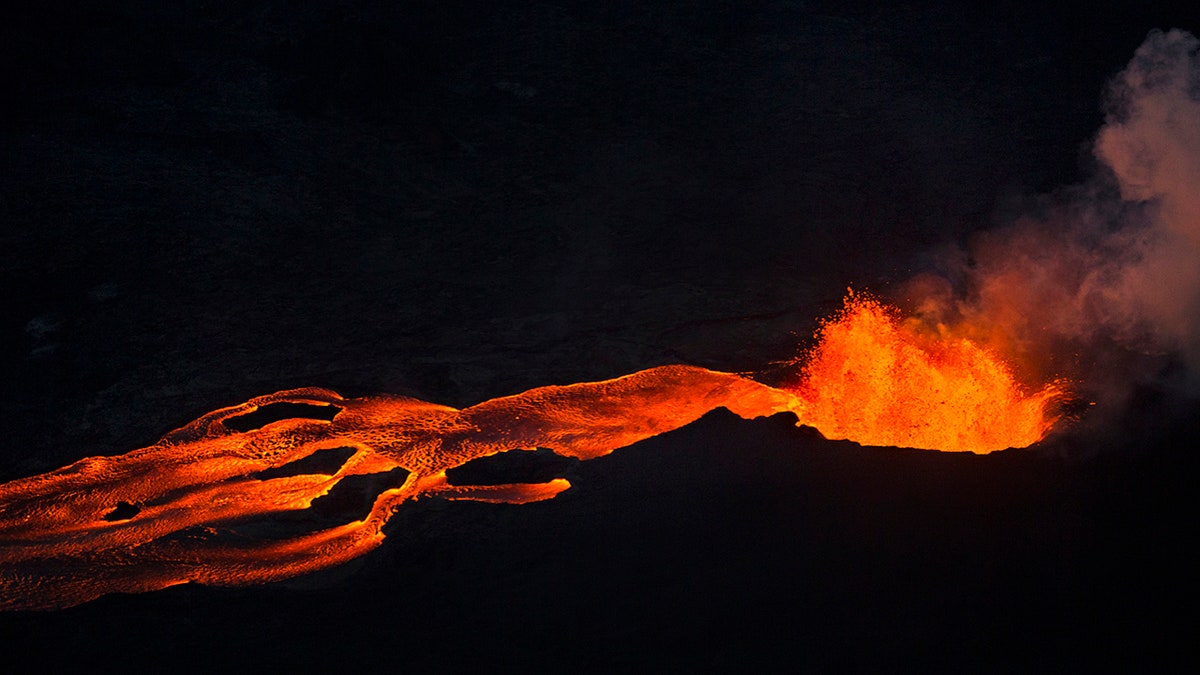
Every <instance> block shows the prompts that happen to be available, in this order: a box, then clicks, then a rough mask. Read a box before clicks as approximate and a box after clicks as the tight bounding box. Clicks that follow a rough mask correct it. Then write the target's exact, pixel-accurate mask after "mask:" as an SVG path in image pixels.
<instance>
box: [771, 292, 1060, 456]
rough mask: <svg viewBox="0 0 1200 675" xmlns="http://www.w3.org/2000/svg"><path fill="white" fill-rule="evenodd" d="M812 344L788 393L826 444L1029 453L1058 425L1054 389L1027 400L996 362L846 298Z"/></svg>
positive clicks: (870, 302) (878, 307)
mask: <svg viewBox="0 0 1200 675" xmlns="http://www.w3.org/2000/svg"><path fill="white" fill-rule="evenodd" d="M818 338H819V340H818V343H817V345H816V346H815V347H814V348H813V349H812V350H811V352H810V353H809V354H808V355H807V356H806V357H805V358H804V359H802V362H803V366H802V371H801V379H800V382H799V383H798V384H797V385H794V386H793V387H791V389H792V390H793V391H794V392H795V393H796V394H797V395H798V396H799V397H800V398H801V399H802V401H803V410H802V412H800V413H799V414H800V418H801V420H802V421H803V422H804V423H806V424H810V425H812V426H814V427H816V428H817V429H818V430H820V431H821V433H822V434H823V435H824V436H825V437H826V438H831V439H848V440H852V441H855V442H858V443H861V444H864V445H886V446H901V447H910V448H925V449H933V450H947V451H970V452H975V453H987V452H991V451H994V450H1003V449H1005V448H1023V447H1027V446H1029V445H1032V444H1033V443H1036V442H1038V441H1040V440H1042V438H1044V437H1045V435H1046V433H1047V432H1048V431H1049V430H1050V428H1051V427H1052V426H1053V425H1054V423H1055V422H1056V421H1057V420H1058V416H1057V415H1056V414H1055V413H1054V412H1053V411H1052V409H1053V407H1054V404H1055V403H1056V402H1058V401H1060V400H1061V399H1062V398H1063V397H1064V395H1065V389H1064V386H1063V384H1062V383H1057V382H1056V383H1050V384H1046V385H1044V386H1042V387H1041V388H1040V389H1038V390H1037V391H1035V392H1033V393H1027V392H1026V390H1025V389H1024V388H1023V387H1021V386H1020V384H1019V383H1018V382H1017V381H1016V380H1015V379H1014V377H1013V375H1012V372H1011V371H1010V369H1009V368H1008V367H1007V366H1006V365H1005V363H1004V361H1003V360H1001V359H1000V358H999V357H998V356H997V355H996V354H994V353H992V352H990V351H988V350H987V349H984V348H983V347H981V346H979V345H978V344H976V343H975V342H972V341H971V340H969V339H965V338H958V337H953V336H945V335H940V334H929V333H928V332H927V331H923V330H920V329H919V328H918V326H917V325H916V324H914V323H909V322H903V321H901V320H900V317H899V314H898V312H897V310H896V309H894V308H892V307H890V306H888V305H885V304H883V303H881V302H880V301H878V300H874V299H871V298H868V297H863V296H861V295H859V296H856V295H855V294H853V293H851V294H850V295H849V296H848V297H847V298H846V300H845V306H844V307H843V309H842V311H841V312H839V313H838V314H837V315H835V316H834V317H833V318H831V319H829V320H827V321H826V322H825V323H824V325H823V326H822V327H821V329H820V331H819V334H818Z"/></svg>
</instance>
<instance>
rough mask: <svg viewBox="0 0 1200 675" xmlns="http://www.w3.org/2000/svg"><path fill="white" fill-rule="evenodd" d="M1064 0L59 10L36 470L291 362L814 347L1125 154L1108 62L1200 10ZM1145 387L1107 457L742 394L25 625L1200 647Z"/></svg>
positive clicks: (758, 659)
mask: <svg viewBox="0 0 1200 675" xmlns="http://www.w3.org/2000/svg"><path fill="white" fill-rule="evenodd" d="M80 4H82V3H80ZM1041 4H1042V3H1028V4H1022V5H1015V6H998V5H990V6H989V7H986V8H978V9H967V8H965V7H958V6H954V5H950V4H947V3H907V4H905V5H903V6H898V7H897V6H890V5H881V6H875V5H871V4H868V3H859V4H854V5H849V6H848V5H846V4H845V3H821V2H775V3H754V2H751V3H747V2H698V3H679V4H678V5H676V4H675V3H664V2H646V3H638V4H631V5H622V6H616V5H612V6H610V5H608V4H607V3H594V2H546V3H516V2H513V3H510V2H494V3H486V4H485V3H474V2H456V1H455V0H441V1H439V2H403V3H371V2H363V1H350V2H337V3H335V2H301V3H285V2H272V1H261V0H255V1H250V2H175V3H156V2H133V1H114V2H109V3H106V4H105V5H104V6H103V7H102V8H101V7H91V8H89V9H84V10H81V9H80V8H79V7H76V6H75V5H76V3H69V2H43V3H38V4H36V5H34V4H30V5H29V6H27V7H25V8H23V9H20V10H17V11H16V13H15V14H10V15H9V16H7V17H6V18H5V20H4V22H3V25H2V26H0V87H2V89H0V96H2V97H3V111H4V112H3V118H4V119H5V120H6V121H5V122H4V123H3V125H2V127H0V290H2V291H3V294H4V298H3V303H4V304H3V308H4V311H3V312H2V313H0V320H2V321H3V324H2V325H0V335H2V336H3V340H4V344H3V347H2V349H0V368H3V372H2V373H0V376H2V377H0V387H2V390H3V397H4V398H3V401H4V405H3V406H0V425H2V428H3V429H4V430H5V431H6V434H5V440H4V442H3V446H2V449H0V479H5V480H7V479H12V478H17V477H20V476H25V475H31V474H35V473H40V472H44V471H47V470H51V469H54V468H57V467H59V466H62V465H64V464H67V463H69V462H71V461H74V460H76V459H79V458H81V457H83V456H87V455H95V454H117V453H122V452H125V451H128V450H131V449H134V448H137V447H142V446H145V445H148V444H150V443H152V442H154V441H155V440H156V439H157V438H158V437H159V436H160V435H161V434H162V433H164V432H166V431H168V430H169V429H172V428H175V427H177V426H180V425H182V424H183V423H186V422H188V421H190V420H191V419H194V418H195V417H197V416H199V415H201V414H203V413H204V412H207V411H209V410H212V409H214V408H217V407H221V406H225V405H231V404H234V403H238V402H240V401H242V400H245V399H246V398H248V397H250V396H253V395H257V394H262V393H267V392H270V391H275V390H278V389H285V388H290V387H297V386H310V385H315V386H325V387H330V388H333V389H336V390H338V391H339V392H341V393H342V394H344V395H347V396H357V395H366V394H371V393H379V392H390V393H398V394H408V395H413V396H417V397H420V398H423V399H426V400H430V401H435V402H439V403H446V404H450V405H455V406H466V405H470V404H472V403H476V402H479V401H481V400H485V399H487V398H491V397H494V396H498V395H504V394H510V393H514V392H517V391H521V390H524V389H527V388H530V387H534V386H539V385H544V384H553V383H569V382H576V381H585V380H595V379H603V378H608V377H613V376H616V375H620V374H624V373H628V372H632V371H634V370H637V369H640V368H645V367H649V366H653V365H659V364H664V363H676V362H682V363H691V364H696V365H702V366H706V367H712V368H720V369H726V370H751V369H759V368H763V367H766V366H767V365H768V364H770V363H771V362H773V361H778V360H782V359H787V358H790V357H792V356H793V355H794V354H795V353H796V350H797V346H798V345H800V344H802V343H804V342H805V341H806V340H808V336H809V335H811V333H812V331H813V329H814V328H815V326H816V323H815V321H816V319H817V318H818V317H820V316H822V315H825V314H827V313H828V312H829V311H830V310H832V309H834V308H836V307H837V306H838V305H839V303H840V298H841V296H842V294H843V292H844V289H845V287H846V286H847V285H848V284H854V285H855V286H856V287H858V288H868V289H875V290H880V291H886V290H887V288H889V285H890V284H893V283H898V282H901V281H903V280H905V279H907V278H909V277H910V276H911V275H913V274H914V273H917V272H920V271H924V269H926V267H927V266H928V265H929V260H930V256H929V254H930V252H931V251H935V250H937V249H938V248H939V247H942V246H946V245H954V244H960V243H962V242H964V241H965V240H966V239H967V237H968V236H969V234H970V233H971V232H974V231H978V230H979V229H981V228H986V227H990V226H994V225H996V224H999V223H1002V222H1004V220H1005V219H1006V218H1008V217H1011V215H1012V214H1013V213H1014V212H1015V211H1018V210H1019V209H1020V208H1021V204H1023V203H1024V202H1026V201H1027V200H1028V199H1029V198H1030V197H1031V196H1033V195H1038V194H1044V193H1048V192H1050V191H1052V190H1053V189H1055V188H1056V187H1059V186H1063V185H1067V184H1071V183H1074V182H1078V181H1081V180H1084V179H1086V178H1087V177H1089V176H1090V175H1091V173H1092V172H1093V170H1094V168H1095V167H1094V160H1092V159H1091V156H1090V140H1091V138H1092V136H1093V134H1094V133H1095V132H1096V130H1097V129H1098V128H1099V126H1100V125H1101V124H1102V122H1103V108H1102V104H1101V93H1102V91H1103V89H1104V86H1105V83H1106V81H1107V80H1108V78H1110V77H1112V76H1113V75H1115V74H1116V73H1117V72H1118V71H1119V70H1120V69H1121V68H1123V67H1124V65H1125V64H1126V63H1127V62H1128V60H1129V58H1130V57H1131V56H1132V54H1133V50H1134V49H1135V48H1136V47H1137V46H1138V45H1139V44H1140V43H1141V41H1142V40H1143V39H1144V37H1145V35H1146V33H1147V32H1148V31H1149V30H1150V29H1152V28H1156V27H1157V28H1163V29H1165V28H1170V27H1179V28H1184V29H1190V30H1193V31H1195V30H1196V29H1197V28H1198V23H1197V22H1196V21H1195V20H1194V16H1186V15H1183V14H1180V13H1178V12H1174V11H1173V10H1171V9H1170V8H1166V7H1165V6H1164V7H1159V6H1157V5H1156V6H1155V7H1150V6H1149V3H1128V4H1126V5H1124V6H1122V7H1115V8H1100V9H1096V8H1093V9H1090V10H1088V11H1082V10H1080V11H1075V10H1072V9H1065V8H1047V7H1044V6H1041ZM167 5H169V6H167ZM1136 401H1137V402H1138V406H1139V407H1138V409H1137V414H1136V415H1135V416H1133V417H1131V418H1130V422H1129V425H1130V426H1131V427H1132V432H1131V433H1125V434H1122V435H1121V436H1120V438H1119V439H1117V440H1110V441H1109V442H1106V443H1104V449H1103V451H1095V450H1094V449H1093V448H1091V447H1090V446H1088V447H1085V446H1086V445H1087V444H1086V443H1084V442H1083V441H1080V440H1079V439H1078V438H1077V437H1074V438H1073V437H1071V436H1070V435H1069V434H1068V435H1064V436H1061V437H1056V438H1053V439H1051V440H1050V441H1048V442H1046V443H1043V444H1042V445H1041V446H1039V447H1036V448H1033V449H1030V450H1026V451H1009V452H1003V453H998V454H994V455H990V456H986V457H975V456H959V455H947V454H940V453H932V452H918V451H908V450H895V449H876V448H860V447H858V446H856V445H853V444H849V443H835V442H828V441H825V440H823V439H821V438H820V437H819V436H818V435H817V434H815V433H814V432H812V431H811V430H808V429H798V428H795V427H793V426H792V424H791V423H790V422H789V420H788V419H787V418H785V417H778V418H773V419H770V420H759V421H754V422H747V421H741V420H738V419H736V418H734V417H733V416H732V415H729V414H728V413H725V412H724V411H718V412H716V413H713V414H712V415H710V416H709V417H706V418H705V419H704V420H702V421H700V422H698V423H697V424H695V425H693V426H691V427H688V428H685V429H682V430H680V431H678V432H675V433H671V434H667V435H664V436H662V437H659V438H655V439H651V440H649V441H647V442H645V443H642V444H639V445H637V446H635V447H632V448H629V449H626V450H622V451H619V452H617V453H615V454H614V455H612V456H610V457H608V458H604V459H600V460H595V461H592V462H588V463H586V464H579V465H570V466H568V467H566V469H565V470H566V471H567V474H568V476H569V477H570V478H571V479H572V482H573V483H574V484H575V486H576V487H575V488H573V489H572V490H571V491H569V492H567V493H565V494H563V495H562V496H560V497H559V498H557V499H555V500H553V501H550V502H546V503H541V504H534V505H527V506H507V505H502V506H494V505H480V504H468V503H454V504H449V503H444V502H439V501H423V502H420V503H417V504H412V505H411V507H410V508H406V509H404V510H402V511H401V513H400V514H398V515H397V516H396V517H395V519H394V520H393V522H392V524H391V525H389V528H388V529H389V532H390V536H389V539H388V541H387V543H386V544H385V545H384V547H383V548H382V549H381V550H379V551H377V552H375V553H373V554H371V555H369V556H367V557H366V558H365V559H362V560H360V561H357V562H356V563H353V564H351V565H349V566H347V567H345V568H341V569H339V570H335V571H332V572H329V573H326V574H322V575H317V576H316V577H314V578H310V579H305V580H297V581H296V582H292V583H286V584H280V585H276V586H272V587H263V588H249V589H234V590H230V589H211V588H191V587H179V588H173V589H170V590H167V591H164V592H159V593H153V594H147V595H140V596H130V597H122V596H114V597H107V598H103V599H101V600H99V601H96V602H93V603H90V604H88V605H84V606H82V607H78V608H75V609H71V610H67V611H62V612H55V613H47V614H10V615H5V616H0V638H2V639H3V641H4V644H5V645H6V650H7V651H8V652H9V653H10V654H12V655H15V656H14V657H13V658H14V659H19V658H21V657H37V658H38V659H39V661H37V662H38V663H42V664H45V665H46V666H47V668H48V669H50V666H51V665H52V664H55V663H60V662H61V663H67V664H69V665H81V664H84V663H88V664H92V665H94V666H99V665H102V664H109V663H113V664H127V665H133V666H135V667H136V666H141V667H154V668H155V669H163V668H172V669H182V670H190V669H202V668H217V667H235V668H237V669H246V670H248V669H250V668H261V669H264V670H277V669H282V668H285V667H291V668H299V669H301V670H306V671H308V670H329V669H339V670H340V669H345V668H347V667H369V668H384V667H386V668H392V669H396V670H404V669H410V670H415V669H418V668H425V669H432V670H457V669H468V668H471V669H474V670H482V669H488V670H499V669H508V668H512V667H522V668H527V669H533V670H551V669H553V670H561V671H567V672H570V671H576V670H591V669H595V670H608V671H624V670H630V669H649V670H695V669H709V668H715V669H721V670H757V669H762V668H764V667H765V668H770V669H779V670H783V669H787V670H801V671H818V672H820V671H842V670H857V669H867V668H876V669H878V668H883V669H885V670H886V671H894V670H908V669H919V670H927V669H935V670H940V669H946V670H953V669H961V668H964V667H967V666H971V667H973V668H980V669H983V670H991V669H995V670H1010V669H1012V668H1023V669H1030V668H1032V669H1036V670H1056V669H1075V668H1079V667H1083V666H1111V667H1113V668H1115V669H1118V670H1121V669H1127V668H1136V669H1138V670H1142V669H1145V668H1147V667H1150V668H1151V669H1153V668H1155V667H1160V666H1163V665H1165V664H1166V663H1167V662H1168V661H1169V660H1170V659H1172V658H1177V657H1181V656H1190V653H1191V646H1190V644H1188V640H1187V639H1186V638H1188V637H1190V636H1191V633H1193V632H1194V631H1192V630H1190V629H1191V628H1192V627H1193V624H1192V623H1190V620H1189V619H1187V618H1186V615H1185V618H1183V619H1175V618H1173V615H1174V612H1175V611H1176V610H1182V611H1185V612H1186V611H1190V610H1191V609H1193V608H1194V602H1192V600H1193V599H1194V594H1193V593H1192V591H1193V576H1192V574H1193V571H1192V569H1191V568H1190V566H1188V567H1187V568H1185V561H1186V560H1188V558H1186V557H1185V556H1184V554H1183V550H1184V548H1185V546H1186V544H1187V540H1188V539H1189V538H1190V537H1189V535H1190V533H1191V532H1192V531H1193V528H1194V525H1193V521H1192V519H1191V518H1190V510H1191V508H1192V507H1191V503H1190V500H1189V499H1188V497H1189V496H1190V489H1191V486H1192V485H1193V483H1194V477H1195V475H1196V473H1195V470H1194V468H1195V467H1194V464H1195V461H1194V460H1193V459H1191V458H1190V457H1188V455H1187V453H1186V450H1187V449H1188V448H1189V447H1190V444H1191V443H1192V442H1194V441H1193V440H1192V439H1193V438H1194V431H1195V429H1194V428H1193V426H1194V425H1193V424H1192V423H1191V422H1190V421H1189V418H1190V412H1191V409H1190V408H1187V407H1186V406H1185V407H1184V413H1185V414H1183V415H1176V416H1172V417H1168V416H1166V415H1165V414H1164V411H1165V410H1168V409H1171V410H1174V411H1178V409H1179V408H1180V406H1179V404H1178V403H1177V402H1173V401H1168V400H1165V399H1164V398H1163V397H1162V395H1161V392H1156V391H1154V390H1147V391H1143V392H1139V396H1138V398H1137V399H1136ZM1093 440H1094V439H1093ZM31 662H32V661H31ZM1185 663H1186V662H1185Z"/></svg>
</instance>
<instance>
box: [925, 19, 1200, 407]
mask: <svg viewBox="0 0 1200 675" xmlns="http://www.w3.org/2000/svg"><path fill="white" fill-rule="evenodd" d="M1106 110H1107V116H1106V121H1105V124H1104V126H1103V128H1102V129H1101V130H1100V132H1099V134H1098V136H1097V138H1096V142H1095V145H1094V154H1095V156H1096V158H1097V159H1098V160H1099V162H1100V165H1101V166H1100V167H1099V171H1097V172H1096V175H1095V176H1094V177H1093V178H1091V179H1090V180H1089V181H1087V182H1086V183H1084V184H1082V185H1077V186H1072V187H1070V188H1065V189H1063V190H1060V191H1059V192H1058V193H1057V194H1054V195H1049V196H1043V197H1040V198H1037V199H1036V200H1034V201H1035V206H1034V207H1033V208H1028V209H1024V211H1025V212H1026V215H1024V216H1022V217H1021V218H1019V219H1017V220H1016V222H1011V223H1008V224H1007V225H1005V226H1003V227H1002V228H1000V229H997V230H992V231H989V232H986V233H983V234H981V235H980V236H978V237H977V238H976V239H975V240H974V241H973V242H972V243H971V246H970V248H969V252H964V251H956V252H954V253H951V254H948V255H946V256H944V257H943V259H942V260H941V261H940V264H941V266H942V269H941V270H940V271H941V274H940V275H925V276H922V277H918V278H917V279H914V280H913V281H912V282H910V283H909V284H907V285H906V286H905V288H904V289H903V291H904V295H905V296H906V301H907V302H908V303H910V304H912V305H913V306H912V309H913V310H914V313H915V315H916V316H917V317H919V318H920V320H922V321H923V322H924V323H925V324H927V325H928V326H931V327H934V328H935V329H937V330H939V331H942V332H944V333H952V334H961V335H965V336H968V337H972V338H974V339H976V340H979V341H982V342H985V343H987V344H989V345H991V346H992V347H994V348H996V349H998V350H1000V351H1001V352H1003V353H1005V354H1007V355H1010V356H1011V357H1012V358H1013V359H1014V361H1015V363H1016V364H1017V369H1018V372H1020V373H1021V374H1022V375H1024V376H1025V377H1026V378H1028V379H1030V380H1035V379H1040V380H1043V381H1044V380H1045V379H1047V378H1051V377H1054V376H1059V375H1062V376H1067V377H1070V378H1073V379H1075V380H1077V381H1078V382H1079V385H1080V394H1081V395H1082V396H1084V397H1086V398H1089V399H1091V400H1093V401H1095V402H1097V403H1098V404H1101V406H1104V405H1114V404H1116V405H1120V404H1123V403H1124V401H1126V400H1127V398H1128V395H1129V393H1130V391H1132V388H1133V387H1132V386H1131V385H1133V384H1136V383H1138V382H1139V381H1140V382H1143V383H1144V382H1148V381H1153V380H1155V379H1157V378H1160V377H1161V375H1162V373H1163V372H1164V368H1167V370H1168V371H1171V372H1174V373H1176V374H1178V373H1180V372H1183V373H1185V374H1186V377H1184V378H1181V379H1184V380H1191V381H1192V382H1193V384H1194V382H1195V381H1198V380H1200V40H1197V39H1196V38H1195V37H1194V36H1193V35H1191V34H1189V33H1187V32H1184V31H1181V30H1171V31H1169V32H1161V31H1154V32H1152V33H1150V35H1149V36H1148V37H1147V39H1146V41H1145V42H1144V43H1143V44H1142V46H1141V47H1139V48H1138V50H1137V52H1136V54H1135V56H1134V58H1133V60H1132V61H1131V62H1130V64H1129V65H1128V66H1127V67H1126V68H1125V70H1123V71H1122V72H1121V73H1120V74H1119V75H1118V76H1117V77H1115V78H1114V79H1113V81H1112V82H1111V83H1110V88H1109V91H1108V93H1107V98H1106ZM1170 363H1174V364H1176V365H1183V366H1185V368H1184V369H1179V368H1175V369H1174V370H1171V369H1170V368H1169V367H1167V364H1170Z"/></svg>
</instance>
